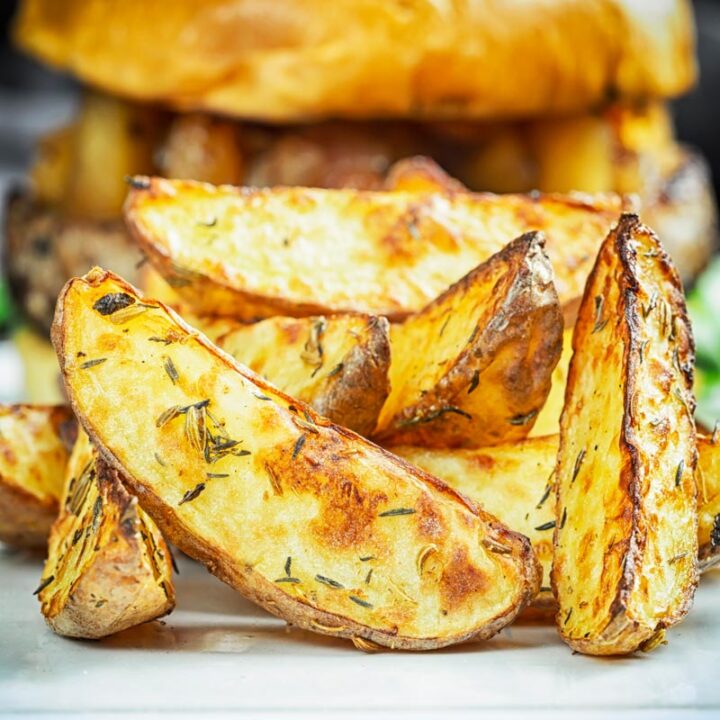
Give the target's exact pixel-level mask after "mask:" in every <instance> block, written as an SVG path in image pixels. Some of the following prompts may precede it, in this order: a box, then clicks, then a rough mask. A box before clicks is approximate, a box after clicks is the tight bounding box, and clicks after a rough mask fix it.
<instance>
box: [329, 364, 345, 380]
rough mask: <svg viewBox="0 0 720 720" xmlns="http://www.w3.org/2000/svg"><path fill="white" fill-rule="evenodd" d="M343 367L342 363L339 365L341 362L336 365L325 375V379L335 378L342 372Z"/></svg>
mask: <svg viewBox="0 0 720 720" xmlns="http://www.w3.org/2000/svg"><path fill="white" fill-rule="evenodd" d="M343 367H344V365H343V363H341V362H340V363H338V364H337V365H336V366H335V367H334V368H333V369H332V370H331V371H330V372H329V373H328V374H327V377H329V378H331V377H335V376H336V375H338V374H339V373H341V372H342V371H343Z"/></svg>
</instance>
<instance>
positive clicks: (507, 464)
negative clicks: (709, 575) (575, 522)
mask: <svg viewBox="0 0 720 720" xmlns="http://www.w3.org/2000/svg"><path fill="white" fill-rule="evenodd" d="M558 444H559V436H558V435H551V436H546V437H531V438H527V439H526V440H523V441H521V442H518V443H508V444H507V445H497V446H495V447H488V448H481V449H477V450H462V449H451V450H437V449H431V448H423V447H413V446H410V445H401V446H398V447H392V448H390V450H391V451H392V452H394V453H396V454H397V455H400V457H403V458H405V459H406V460H408V461H409V462H411V463H413V464H414V465H417V466H418V467H421V468H422V469H423V470H427V472H429V473H430V474H431V475H435V477H438V478H440V479H441V480H443V481H445V482H446V483H447V484H448V485H449V486H450V487H451V488H452V489H453V490H457V491H458V492H459V493H462V494H463V495H465V496H466V497H469V498H470V499H471V500H473V501H474V502H476V503H478V504H479V505H480V506H482V507H483V508H484V509H485V510H487V511H488V512H489V513H492V514H493V515H495V517H497V518H499V519H500V521H501V522H503V523H504V524H505V525H507V526H508V527H510V528H512V529H513V530H515V531H516V532H519V533H521V534H523V535H525V536H526V537H527V538H529V539H530V542H531V543H532V546H533V550H534V551H535V556H536V557H537V558H538V560H539V561H540V563H541V565H542V568H543V582H542V586H541V588H540V593H539V594H538V595H537V597H536V598H535V600H534V601H533V608H535V609H544V610H555V609H557V605H556V603H555V599H554V597H553V595H552V589H551V588H550V568H551V566H552V557H553V547H552V531H553V528H554V527H555V496H554V489H555V482H554V478H555V463H556V460H557V451H558ZM697 448H698V457H699V460H698V487H699V494H698V513H699V525H698V540H699V552H698V557H699V559H700V568H701V570H703V571H704V570H708V569H709V568H711V567H713V566H714V565H715V564H717V563H718V562H720V519H718V518H720V444H716V443H714V442H713V440H712V439H711V438H708V437H705V436H698V439H697ZM716 528H717V529H716ZM713 533H714V534H713Z"/></svg>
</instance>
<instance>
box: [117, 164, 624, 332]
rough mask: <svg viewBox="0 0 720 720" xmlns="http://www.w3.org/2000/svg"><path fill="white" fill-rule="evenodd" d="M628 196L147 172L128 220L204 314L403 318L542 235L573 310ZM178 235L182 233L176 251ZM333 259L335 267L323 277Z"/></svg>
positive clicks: (137, 184) (131, 198)
mask: <svg viewBox="0 0 720 720" xmlns="http://www.w3.org/2000/svg"><path fill="white" fill-rule="evenodd" d="M623 202H624V201H623V200H622V199H621V198H620V197H619V196H617V195H612V194H608V195H596V196H593V197H589V196H585V195H581V194H578V195H571V196H560V195H555V196H553V195H545V196H543V195H539V194H535V195H504V196H496V195H491V194H472V193H446V194H444V195H443V194H438V193H434V194H419V193H400V192H369V191H368V192H361V191H356V190H322V189H313V188H274V189H265V190H257V189H250V188H232V187H228V186H220V187H214V186H211V185H207V184H203V183H196V182H190V181H180V180H177V181H172V180H164V179H162V178H147V177H141V176H138V177H136V178H135V179H134V181H133V183H132V189H131V191H130V193H129V195H128V199H127V201H126V204H125V219H126V223H127V226H128V228H129V230H130V232H131V233H132V235H133V237H134V238H135V239H136V240H137V242H138V244H139V246H140V247H141V248H142V249H143V251H144V252H145V253H146V254H147V256H148V258H149V259H150V261H151V262H152V263H153V265H154V266H155V267H156V268H157V269H158V270H159V271H160V273H161V274H162V275H163V276H164V277H165V278H166V280H167V281H168V282H169V283H170V284H171V285H172V286H173V287H174V288H175V289H176V290H177V291H178V293H179V294H180V295H182V296H183V297H184V298H185V299H186V300H187V301H188V302H189V303H190V304H191V305H193V306H194V307H195V308H196V310H197V312H199V313H201V314H207V315H223V316H233V317H236V318H237V319H241V320H255V319H259V318H262V317H270V316H273V315H287V316H293V317H302V316H307V315H323V314H332V313H340V312H366V313H369V314H375V315H384V316H386V317H387V318H388V319H390V320H391V321H397V320H402V319H404V318H405V317H407V316H409V315H410V314H412V313H415V312H418V311H419V310H421V309H422V308H423V307H425V306H426V305H427V303H428V302H431V301H432V300H434V299H435V298H436V297H437V296H438V295H439V294H440V293H441V292H443V291H445V290H446V289H447V287H448V286H449V285H451V284H452V283H454V282H456V281H457V280H459V279H460V278H462V277H463V276H464V275H465V274H467V273H468V272H469V271H470V270H472V269H473V268H474V267H476V266H477V265H479V264H480V263H481V262H484V261H485V260H487V259H488V258H489V257H491V256H492V255H493V254H495V253H496V252H499V251H500V250H501V249H502V248H503V247H504V246H505V245H507V243H509V242H510V241H511V240H512V239H513V238H515V237H517V236H519V235H521V234H522V233H524V232H528V231H531V230H538V231H543V232H544V233H545V235H546V239H547V245H546V251H547V254H548V257H549V258H550V260H551V262H552V264H553V269H554V272H555V284H556V286H557V289H558V296H559V298H560V302H561V304H562V305H563V306H568V307H572V306H573V303H575V302H576V301H577V298H578V297H579V296H580V294H581V291H582V287H583V286H584V283H585V279H586V277H587V274H588V272H589V271H590V267H591V263H592V258H593V257H594V255H595V253H596V252H597V248H598V247H599V246H600V243H601V242H602V239H603V238H604V237H605V235H606V234H607V232H608V230H609V229H610V227H611V225H612V223H613V222H614V221H615V220H616V219H617V217H618V215H619V213H620V211H621V210H622V208H623ZM243 224H244V225H243ZM241 225H242V226H241ZM330 228H332V231H330ZM170 231H172V232H176V233H178V237H177V242H174V243H173V249H172V250H171V248H170V247H169V246H168V243H167V235H168V232H170ZM309 237H311V238H312V246H310V245H309V244H308V242H307V238H309ZM296 240H297V241H299V242H295V241H296ZM243 250H245V251H244V252H243ZM328 255H332V257H334V258H335V260H336V264H335V267H334V269H333V272H332V273H325V272H321V273H319V272H318V269H317V267H316V266H317V265H318V262H320V260H321V259H322V260H325V259H326V257H327V256H328ZM279 267H281V268H282V272H278V268H279ZM313 273H315V275H313ZM367 278H373V279H372V281H371V280H368V279H367ZM375 278H382V283H381V284H380V285H378V283H377V282H376V280H375Z"/></svg>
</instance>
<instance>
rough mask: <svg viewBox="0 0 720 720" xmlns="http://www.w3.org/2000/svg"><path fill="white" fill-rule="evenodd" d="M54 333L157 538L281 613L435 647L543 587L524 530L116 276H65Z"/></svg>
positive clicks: (74, 391)
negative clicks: (325, 414)
mask: <svg viewBox="0 0 720 720" xmlns="http://www.w3.org/2000/svg"><path fill="white" fill-rule="evenodd" d="M157 338H162V339H163V340H164V342H157ZM53 340H54V344H55V348H56V350H57V352H58V357H59V360H60V365H61V367H62V371H63V375H64V378H65V383H66V388H67V391H68V394H69V397H70V398H71V401H72V404H73V407H74V409H75V411H76V413H77V414H78V417H79V418H80V419H81V422H82V424H83V425H84V427H85V429H86V430H87V432H88V433H89V434H90V436H91V438H92V439H93V441H94V442H96V443H97V444H98V447H100V448H101V449H102V453H103V456H105V457H107V458H108V461H109V462H110V463H112V464H113V466H114V467H116V468H117V469H118V471H119V472H120V473H121V474H122V476H123V478H124V482H125V483H126V484H127V485H128V486H129V488H130V489H131V490H133V492H134V493H135V494H137V495H138V497H139V498H140V500H141V502H142V505H143V508H144V509H145V510H146V511H147V512H148V513H149V514H150V515H151V516H152V517H153V519H154V520H155V521H156V522H157V523H158V525H159V526H160V529H161V530H162V531H163V533H164V534H165V536H166V537H167V538H168V539H170V540H171V541H172V542H174V543H175V544H177V545H178V546H179V547H180V548H181V549H182V550H183V551H184V552H186V553H188V554H189V555H191V556H192V557H195V558H196V559H198V560H200V561H201V562H204V563H205V564H206V565H207V567H208V568H209V569H210V570H211V572H213V573H215V574H216V575H217V576H218V577H220V578H221V579H223V580H225V581H226V582H228V583H229V584H230V585H232V586H233V587H235V588H236V589H238V590H239V591H240V592H242V593H243V594H244V595H245V596H246V597H248V598H249V599H251V600H253V601H255V602H257V603H258V604H260V605H262V606H263V607H265V608H266V609H267V610H269V611H270V612H272V613H274V614H276V615H278V616H280V617H282V618H284V619H286V620H287V621H288V622H291V623H293V624H297V625H299V626H301V627H303V628H306V629H308V630H312V631H314V632H319V633H324V634H328V635H336V636H340V637H346V638H359V640H357V642H358V643H359V644H360V646H361V647H369V646H372V644H373V643H377V644H379V645H384V646H388V647H394V648H404V649H414V650H421V649H431V648H437V647H442V646H445V645H449V644H452V643H455V642H460V641H462V640H467V639H470V638H485V637H489V636H490V635H492V634H494V633H495V632H497V631H498V630H499V629H500V628H501V627H503V626H504V625H506V624H507V623H508V622H510V621H511V620H512V619H513V618H514V617H515V616H516V615H517V613H518V612H519V611H520V610H521V609H522V608H523V607H524V606H525V605H526V604H527V603H528V602H529V601H530V600H531V599H532V597H533V596H534V595H535V593H536V592H537V589H538V586H539V579H540V578H539V568H538V566H537V562H536V560H535V557H534V555H533V554H532V550H531V547H530V543H529V541H528V540H527V539H526V538H524V537H522V536H520V535H518V534H516V533H513V532H511V531H509V530H507V529H506V528H505V527H504V526H502V525H501V524H500V523H498V522H497V521H496V520H495V519H494V518H493V517H492V516H491V515H489V514H487V513H485V512H484V511H481V510H479V509H478V508H476V507H475V506H474V505H473V504H472V503H470V502H469V501H465V500H464V499H463V498H462V497H461V496H459V495H457V494H456V493H455V492H454V491H452V490H450V489H449V488H448V487H447V486H446V485H445V484H444V483H442V482H440V481H438V480H436V479H435V478H433V477H432V476H430V475H427V474H426V473H424V472H423V471H421V470H419V469H416V468H414V467H412V466H410V465H409V464H407V463H406V462H404V461H403V460H401V459H399V458H397V457H396V456H394V455H392V454H390V453H388V452H386V451H384V450H382V449H380V448H378V447H377V446H376V445H373V444H372V443H370V442H369V441H367V440H365V439H364V438H362V437H361V436H359V435H355V434H354V433H353V432H351V431H350V430H346V429H344V428H341V427H339V426H335V425H332V424H331V423H330V422H329V421H328V420H326V419H325V418H322V417H321V416H319V415H318V414H317V413H315V412H314V411H313V410H312V409H311V408H309V407H308V406H306V405H304V404H303V403H301V402H300V401H297V400H294V399H292V398H291V397H289V396H288V395H285V394H284V393H282V392H280V391H278V390H276V389H275V388H274V387H273V386H272V385H270V384H269V383H267V382H265V381H264V380H263V379H262V378H260V377H259V376H258V375H256V374H255V373H252V372H251V371H249V370H247V369H245V368H243V367H242V366H241V365H238V364H237V363H235V361H234V360H233V359H232V358H231V357H230V356H229V355H227V354H226V353H224V352H221V351H219V350H217V349H216V348H215V346H214V345H212V344H211V343H209V342H208V340H207V339H206V338H205V337H204V336H203V335H202V334H199V333H196V332H193V331H192V330H191V329H190V328H189V327H188V326H187V325H186V324H185V323H183V322H182V320H181V319H180V318H179V317H178V316H177V315H176V314H175V313H173V312H172V311H171V310H169V309H167V308H165V307H164V306H163V305H162V304H160V303H157V302H155V301H152V300H148V299H143V298H142V297H140V296H139V295H138V293H137V291H136V290H135V289H134V288H133V287H132V286H131V285H129V284H127V283H125V282H124V281H122V280H121V279H120V278H118V277H117V276H114V275H112V274H111V273H107V272H104V271H102V270H99V269H95V270H94V271H92V272H91V273H89V274H88V275H87V276H85V277H84V278H82V279H74V280H72V281H70V282H69V283H68V285H67V286H66V289H65V290H64V292H63V293H62V295H61V297H60V298H59V301H58V309H57V314H56V318H55V324H54V326H53ZM171 366H172V367H173V368H174V370H175V372H173V371H172V370H171Z"/></svg>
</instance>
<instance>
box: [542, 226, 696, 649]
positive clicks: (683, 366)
mask: <svg viewBox="0 0 720 720" xmlns="http://www.w3.org/2000/svg"><path fill="white" fill-rule="evenodd" d="M635 233H642V234H646V235H649V236H651V237H653V238H655V240H656V243H657V250H656V251H655V252H656V255H655V257H657V258H658V262H659V265H660V270H661V272H662V274H663V276H664V278H665V280H666V281H667V282H668V285H669V288H670V292H671V296H670V298H669V300H670V302H671V305H672V308H671V312H673V314H674V316H675V317H676V318H677V319H678V320H679V322H680V324H681V325H682V326H683V327H684V328H685V330H686V332H685V333H684V339H685V342H686V346H685V347H683V348H682V351H683V353H682V357H681V358H680V359H679V360H678V365H679V368H680V371H679V372H680V375H681V377H682V378H683V381H684V385H685V387H684V393H683V392H682V391H680V392H681V394H682V402H683V404H684V406H685V408H686V410H687V412H688V413H689V416H690V418H691V420H692V413H693V411H694V404H695V400H694V396H693V395H692V384H693V370H692V368H693V363H694V344H693V338H692V332H691V330H690V321H689V318H688V315H687V308H686V306H685V302H684V294H683V289H682V284H681V282H680V278H679V276H678V273H677V271H676V269H675V268H674V266H673V265H672V262H671V261H670V258H669V257H668V255H667V253H665V252H664V250H663V249H662V246H661V245H660V243H659V242H658V241H657V237H656V236H655V235H654V233H653V232H652V230H650V229H648V228H647V227H645V226H643V225H642V224H641V223H640V220H639V218H638V216H637V215H635V214H632V213H624V214H623V215H622V216H621V218H620V220H619V221H618V224H617V226H616V227H615V228H614V229H613V230H612V231H611V232H610V234H609V235H608V237H607V238H606V240H605V242H604V243H603V245H602V246H601V248H600V251H599V253H598V256H597V258H596V261H595V265H594V267H593V270H592V272H591V274H590V276H589V278H588V281H587V284H586V286H585V293H584V295H583V299H582V302H581V306H580V311H579V315H578V320H577V324H576V326H575V328H576V329H575V332H574V334H573V358H572V360H571V363H570V369H569V373H568V382H567V388H566V395H565V409H564V410H563V417H562V418H561V434H560V448H559V451H558V462H557V466H556V478H557V479H556V508H555V509H556V516H555V517H556V522H555V532H554V545H555V546H556V547H557V545H558V536H559V533H560V532H561V531H564V530H562V526H563V525H564V522H563V517H562V512H563V511H562V510H561V508H563V502H562V498H561V491H562V483H561V481H560V480H559V479H560V469H561V466H562V461H563V457H564V456H563V446H564V434H565V432H566V422H567V421H566V418H565V416H566V413H567V409H568V405H569V398H570V397H571V395H572V393H573V392H574V387H575V384H576V380H575V377H576V375H577V373H578V372H579V368H578V361H577V358H578V354H579V350H580V348H579V344H578V343H579V337H580V335H579V333H578V327H579V326H580V325H581V323H584V324H589V325H590V326H591V327H592V325H593V323H594V324H595V326H597V324H598V322H599V320H598V317H599V316H598V313H597V308H596V307H594V304H595V303H594V297H593V296H592V293H593V290H594V279H595V277H596V276H597V275H598V274H599V273H601V272H602V270H603V269H604V268H603V263H604V262H605V261H606V257H605V256H606V255H607V254H608V253H609V252H613V251H614V252H616V253H617V257H618V261H619V263H620V269H621V272H620V283H621V284H620V293H621V294H620V302H621V312H622V320H621V322H623V323H624V325H625V332H626V333H627V342H626V343H625V347H624V350H623V361H622V362H623V366H622V367H623V376H624V380H625V383H624V386H623V388H622V392H623V406H624V410H623V417H622V425H621V432H620V449H621V454H622V456H623V463H622V471H621V474H622V477H621V478H620V479H619V481H620V483H621V485H622V486H623V487H625V488H626V493H627V496H628V499H629V500H630V503H631V505H632V515H631V528H632V530H631V535H630V537H629V538H628V543H629V544H628V551H627V554H626V557H625V562H624V564H623V572H622V575H621V579H620V583H619V584H618V587H617V588H616V591H615V599H614V601H613V603H612V606H611V617H609V618H608V621H607V625H606V627H605V630H604V631H603V632H602V633H601V634H600V635H599V636H598V637H595V638H592V637H590V638H571V637H569V636H568V635H567V634H565V632H564V624H565V622H567V619H568V617H569V616H568V615H565V617H563V610H564V608H563V604H562V602H561V599H560V598H559V597H558V585H557V579H558V578H557V574H556V573H557V567H556V563H555V560H554V561H553V568H552V573H551V580H552V587H553V593H554V595H555V597H556V599H558V602H559V605H560V609H559V611H558V615H557V617H556V622H557V625H558V628H559V631H560V635H561V637H562V638H563V640H564V641H565V642H566V643H567V644H568V645H569V646H570V647H571V648H573V650H575V651H577V652H581V653H585V654H591V655H616V654H626V653H631V652H634V651H636V650H638V649H640V648H641V647H642V646H643V644H644V643H647V642H650V641H651V640H652V639H653V638H654V637H655V636H656V635H657V634H658V633H660V632H662V631H664V629H665V628H668V627H670V626H672V625H674V624H676V623H677V622H679V621H680V620H682V618H683V617H684V616H685V614H686V613H687V611H688V610H689V608H690V606H691V605H692V600H693V596H694V592H695V589H696V587H697V583H698V572H697V562H696V563H695V573H694V577H693V579H692V581H691V582H690V584H689V586H688V587H686V588H685V591H686V592H685V598H684V603H683V604H682V605H681V606H680V607H679V608H678V609H677V612H676V613H675V614H674V615H673V616H670V617H668V618H667V619H665V620H664V621H662V622H660V623H659V624H658V626H657V627H656V628H647V627H641V626H640V624H639V623H638V622H637V621H635V620H633V619H632V618H631V617H629V616H628V615H627V603H628V599H629V597H630V595H631V592H632V590H633V586H634V582H635V578H636V571H637V569H638V566H639V565H640V563H641V561H642V556H643V549H644V545H645V542H646V540H645V535H644V533H648V532H652V530H650V528H648V527H646V526H645V520H644V519H643V518H642V503H643V498H642V496H641V489H640V483H639V481H638V480H637V478H638V476H639V473H640V463H641V458H640V452H641V451H640V449H639V448H638V446H637V445H638V442H639V441H638V437H637V435H638V433H637V429H636V428H635V425H634V419H633V407H634V405H633V399H634V394H635V391H636V380H635V376H636V374H637V368H638V363H639V357H640V353H641V352H642V350H641V348H640V341H639V339H638V338H639V336H640V326H641V321H640V316H639V313H640V312H641V308H639V307H638V302H637V297H636V294H637V291H638V288H639V281H638V274H637V267H636V259H635V257H634V249H632V248H631V242H632V238H633V235H634V234H635ZM611 248H612V250H611ZM692 427H693V433H692V438H691V440H692V442H691V445H692V452H691V453H690V456H691V459H690V462H687V463H685V466H684V469H685V470H686V471H689V472H691V473H692V474H693V477H694V473H695V468H696V465H697V450H696V435H695V432H694V422H692ZM568 462H569V463H570V464H572V462H574V463H576V464H577V459H576V458H572V459H571V460H568ZM692 487H693V488H695V483H694V481H693V483H692ZM695 519H696V526H697V515H696V518H695ZM696 530H697V527H696ZM655 532H657V529H655ZM695 536H697V532H696V533H695Z"/></svg>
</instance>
